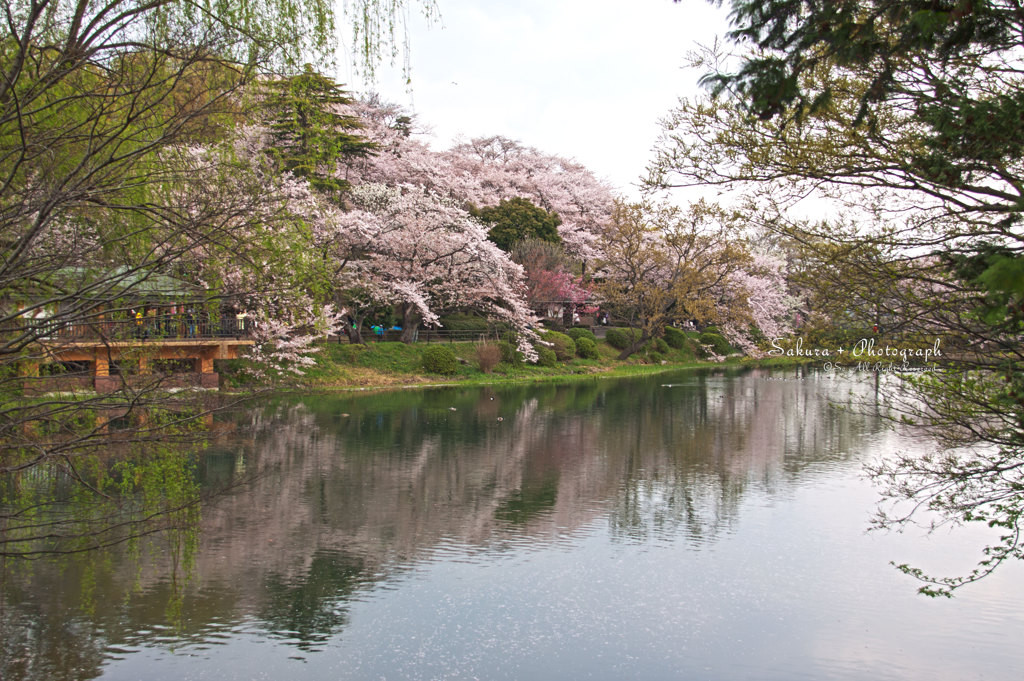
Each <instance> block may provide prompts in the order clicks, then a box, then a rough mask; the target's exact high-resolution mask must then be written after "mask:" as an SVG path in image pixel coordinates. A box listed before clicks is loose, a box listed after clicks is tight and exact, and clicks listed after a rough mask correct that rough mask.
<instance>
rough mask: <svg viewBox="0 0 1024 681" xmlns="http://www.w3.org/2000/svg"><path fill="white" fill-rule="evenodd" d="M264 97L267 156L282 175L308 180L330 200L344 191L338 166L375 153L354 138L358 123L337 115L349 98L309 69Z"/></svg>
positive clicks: (274, 83) (272, 84) (275, 84)
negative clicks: (268, 142)
mask: <svg viewBox="0 0 1024 681" xmlns="http://www.w3.org/2000/svg"><path fill="white" fill-rule="evenodd" d="M266 92H267V98H266V102H265V107H266V108H267V111H268V119H269V121H268V122H269V127H270V130H271V131H272V136H273V140H274V146H273V147H272V148H271V149H270V150H269V153H270V155H271V156H272V157H273V158H275V159H276V160H277V161H278V162H279V163H280V165H281V168H282V169H283V170H286V171H288V172H291V173H293V174H294V175H296V176H298V177H301V178H304V179H306V180H308V181H309V183H310V184H311V185H312V186H313V187H314V188H315V189H318V190H320V191H324V192H327V193H329V194H334V195H337V194H338V193H339V192H342V191H344V190H346V189H348V187H349V183H348V182H347V181H346V180H345V179H343V178H342V177H340V176H339V173H338V168H337V164H338V162H339V161H341V160H343V159H346V158H352V157H360V156H366V155H368V154H371V153H373V152H374V149H375V148H376V145H374V144H373V143H372V142H370V141H368V140H366V139H365V138H364V137H363V136H362V135H360V134H359V130H361V129H362V127H363V125H362V123H360V121H359V119H358V118H357V117H356V116H353V115H350V114H348V113H345V112H344V110H343V107H345V106H346V105H348V104H351V103H352V101H353V100H352V98H351V97H350V96H349V95H348V94H347V93H346V92H345V91H344V90H342V89H341V87H339V86H338V85H337V84H336V83H335V82H334V81H333V80H332V79H330V78H328V77H327V76H324V75H322V74H320V73H317V72H316V71H314V70H313V67H312V66H310V65H309V64H306V65H305V67H304V69H303V71H302V73H301V74H298V75H295V76H290V77H287V78H281V79H278V80H273V81H270V82H269V83H267V85H266Z"/></svg>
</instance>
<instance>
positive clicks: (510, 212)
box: [470, 196, 562, 253]
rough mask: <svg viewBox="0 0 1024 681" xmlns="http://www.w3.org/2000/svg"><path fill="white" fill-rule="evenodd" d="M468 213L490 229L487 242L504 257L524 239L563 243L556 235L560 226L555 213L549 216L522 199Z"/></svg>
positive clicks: (512, 199)
mask: <svg viewBox="0 0 1024 681" xmlns="http://www.w3.org/2000/svg"><path fill="white" fill-rule="evenodd" d="M470 213H471V214H472V215H473V216H475V217H477V218H479V219H480V220H482V221H483V222H485V223H486V224H489V225H490V226H491V229H490V231H489V232H488V233H487V238H488V239H490V240H491V241H493V242H494V243H495V244H497V245H498V248H500V249H501V250H503V251H505V252H506V253H507V252H509V251H511V250H512V248H513V247H514V246H515V245H516V244H517V243H519V242H521V241H525V240H526V239H540V240H541V241H548V242H551V243H554V244H557V243H561V241H562V238H561V237H560V236H559V235H558V225H560V224H562V219H561V218H559V217H558V213H549V212H548V211H546V210H544V209H543V208H541V207H539V206H536V205H534V204H533V202H531V201H530V200H529V199H524V198H522V197H521V196H516V197H513V198H511V199H508V200H505V199H502V200H501V201H500V202H498V205H497V206H487V207H485V208H474V209H473V210H471V211H470Z"/></svg>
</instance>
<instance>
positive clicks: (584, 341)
mask: <svg viewBox="0 0 1024 681" xmlns="http://www.w3.org/2000/svg"><path fill="white" fill-rule="evenodd" d="M576 354H577V355H579V356H580V357H582V358H583V359H597V358H598V353H597V343H596V342H594V341H592V340H590V339H589V338H587V337H585V336H583V337H580V338H578V339H576Z"/></svg>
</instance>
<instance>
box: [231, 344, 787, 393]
mask: <svg viewBox="0 0 1024 681" xmlns="http://www.w3.org/2000/svg"><path fill="white" fill-rule="evenodd" d="M446 345H447V347H449V348H450V349H451V350H452V351H453V352H454V354H455V357H456V359H457V362H456V365H455V367H454V372H453V373H451V374H450V375H442V374H438V373H431V372H429V371H427V370H426V369H425V368H424V366H423V353H424V352H426V351H427V349H428V348H429V347H431V346H430V345H428V344H425V343H414V344H411V345H405V344H403V343H390V342H380V343H370V344H368V345H350V344H348V343H326V344H324V345H323V346H321V348H320V352H319V353H317V355H316V364H315V365H314V366H312V367H309V368H307V369H305V371H304V374H303V375H302V376H301V377H298V378H282V379H277V381H276V382H278V384H280V385H282V387H289V388H298V389H312V390H324V389H327V390H332V389H336V390H344V389H360V388H378V387H379V388H386V387H400V386H417V385H421V386H427V385H446V384H457V385H485V384H494V383H520V382H531V383H533V382H544V381H555V380H558V381H561V380H571V379H572V378H573V377H587V376H590V377H592V376H595V375H602V376H630V375H644V374H652V373H658V372H663V371H668V370H677V369H687V368H701V367H714V366H722V365H723V363H721V362H712V361H708V360H702V359H698V358H696V357H694V355H693V353H692V352H688V351H687V350H686V349H682V350H675V349H670V350H669V351H668V352H664V353H658V354H656V355H655V358H652V357H650V356H649V355H648V354H647V353H640V354H637V355H634V356H633V357H631V358H629V359H628V360H625V361H620V360H618V359H616V357H617V355H618V354H619V351H618V350H616V349H615V348H613V347H611V346H609V345H608V344H607V343H605V342H603V341H602V342H599V343H598V344H597V349H598V353H597V354H598V357H597V358H594V359H582V358H579V357H577V358H574V359H569V360H564V361H558V362H556V363H555V364H554V365H553V366H538V365H535V364H528V363H525V362H513V363H510V362H505V361H503V362H500V363H498V364H497V365H495V366H494V367H493V369H491V370H490V371H485V370H483V369H481V362H480V358H479V352H480V345H479V344H478V343H472V342H462V343H451V344H446ZM779 360H783V361H782V362H781V363H780V362H779ZM798 363H801V362H794V361H792V360H787V359H786V358H775V359H773V360H771V361H770V362H766V363H765V364H770V365H772V366H780V365H783V366H792V365H794V364H798ZM725 365H728V366H743V365H761V363H759V362H757V361H754V360H750V359H748V358H740V357H732V358H730V359H729V360H728V361H727V362H725ZM244 366H245V363H244V360H237V361H232V362H226V363H224V364H223V365H222V366H221V367H220V371H221V374H222V376H224V378H225V379H226V383H227V385H228V386H229V387H234V388H244V387H245V386H246V385H247V379H246V378H245V373H244ZM264 385H266V384H265V383H264Z"/></svg>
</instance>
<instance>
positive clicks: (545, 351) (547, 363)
mask: <svg viewBox="0 0 1024 681" xmlns="http://www.w3.org/2000/svg"><path fill="white" fill-rule="evenodd" d="M556 364H558V358H557V357H556V356H555V351H554V350H552V349H551V348H548V347H545V346H543V345H542V346H540V347H538V348H537V366H540V367H553V366H555V365H556Z"/></svg>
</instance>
